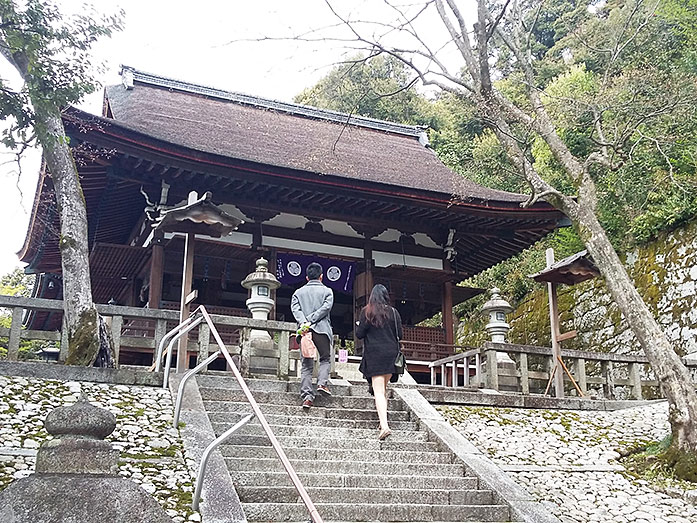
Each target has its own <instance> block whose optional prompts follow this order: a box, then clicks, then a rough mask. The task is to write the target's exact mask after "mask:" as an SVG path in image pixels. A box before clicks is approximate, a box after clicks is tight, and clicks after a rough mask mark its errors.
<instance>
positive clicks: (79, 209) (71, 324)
mask: <svg viewBox="0 0 697 523" xmlns="http://www.w3.org/2000/svg"><path fill="white" fill-rule="evenodd" d="M36 129H37V137H38V139H39V143H41V144H42V146H43V152H44V159H45V161H46V165H47V166H48V171H49V172H50V174H51V178H52V179H53V185H54V187H55V195H56V204H57V207H58V213H59V216H60V223H61V236H60V241H59V247H60V252H61V267H62V272H63V310H64V314H65V316H66V320H67V321H66V326H67V328H68V357H67V360H66V363H68V364H72V365H88V366H89V365H93V364H94V363H95V361H96V360H97V357H98V355H99V356H100V358H99V359H100V361H99V362H98V364H99V366H109V367H113V366H114V361H113V354H114V352H113V347H112V346H111V343H110V339H109V336H108V334H107V333H106V329H105V328H100V323H101V322H103V320H102V319H101V318H100V316H99V314H98V313H97V309H96V307H95V305H94V303H93V301H92V285H91V281H90V269H89V252H88V245H89V243H88V232H87V231H88V228H87V209H86V207H85V198H84V195H83V193H82V188H81V187H80V181H79V179H78V173H77V168H76V166H75V161H74V160H73V157H72V154H71V152H70V147H69V146H68V141H67V137H66V135H65V129H64V127H63V121H62V120H61V117H60V114H58V113H57V111H56V113H52V112H48V111H45V112H44V111H37V114H36ZM100 334H104V335H103V336H101V335H100ZM100 348H101V352H100Z"/></svg>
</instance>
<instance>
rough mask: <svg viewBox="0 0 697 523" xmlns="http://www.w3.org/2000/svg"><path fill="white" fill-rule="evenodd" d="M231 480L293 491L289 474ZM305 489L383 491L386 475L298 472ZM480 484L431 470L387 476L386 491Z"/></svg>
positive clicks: (242, 474) (237, 474)
mask: <svg viewBox="0 0 697 523" xmlns="http://www.w3.org/2000/svg"><path fill="white" fill-rule="evenodd" d="M230 477H231V478H232V480H233V481H234V483H235V486H236V487H238V486H239V487H241V486H254V487H291V488H292V487H293V484H292V483H291V481H290V478H289V477H288V474H287V473H286V472H285V471H283V472H275V471H266V472H264V471H243V470H230ZM298 477H299V478H300V481H301V482H302V484H303V486H304V487H305V488H312V487H327V488H329V487H331V488H339V489H342V488H370V489H381V488H386V487H387V485H386V482H385V475H384V474H382V473H378V474H339V473H335V472H321V473H315V472H298ZM478 485H479V480H478V479H477V478H476V477H474V476H442V475H438V470H437V469H436V468H435V467H434V468H433V470H432V472H431V473H430V474H423V475H419V476H409V475H405V474H394V475H390V476H389V487H390V488H393V489H446V490H477V489H478Z"/></svg>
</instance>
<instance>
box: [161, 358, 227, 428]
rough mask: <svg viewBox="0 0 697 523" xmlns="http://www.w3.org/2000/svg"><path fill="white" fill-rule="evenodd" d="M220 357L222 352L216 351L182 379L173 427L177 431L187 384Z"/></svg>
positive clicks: (175, 404)
mask: <svg viewBox="0 0 697 523" xmlns="http://www.w3.org/2000/svg"><path fill="white" fill-rule="evenodd" d="M218 356H220V351H219V350H218V351H215V352H214V353H213V354H211V355H210V356H208V357H207V358H206V359H205V360H204V361H202V362H201V363H199V364H198V365H196V366H195V367H194V368H193V369H191V370H190V371H188V372H187V373H186V374H184V376H183V377H182V380H181V381H180V382H179V388H178V389H177V399H176V401H175V402H174V420H173V421H172V426H173V427H174V428H175V429H176V428H178V427H179V413H180V411H181V408H182V401H183V397H184V388H185V387H186V383H187V382H188V381H189V378H191V377H192V376H193V375H194V374H196V373H197V372H198V371H200V370H201V369H203V368H205V367H207V366H208V364H209V363H212V362H213V361H215V359H216V358H217V357H218Z"/></svg>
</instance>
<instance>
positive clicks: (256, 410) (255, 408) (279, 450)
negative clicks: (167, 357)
mask: <svg viewBox="0 0 697 523" xmlns="http://www.w3.org/2000/svg"><path fill="white" fill-rule="evenodd" d="M199 313H200V314H201V317H202V318H203V320H205V321H206V323H207V324H208V327H210V332H211V334H213V338H214V339H215V341H216V343H217V344H218V349H219V352H220V353H221V354H222V355H223V357H224V358H225V360H226V361H227V364H228V366H229V367H230V369H231V370H232V373H233V375H234V376H235V379H236V380H237V383H238V384H239V386H240V388H241V389H242V392H243V393H244V395H245V397H246V398H247V401H248V402H249V405H250V406H251V407H252V412H253V414H252V415H254V416H256V417H257V419H258V420H259V424H260V425H261V427H262V429H264V432H265V433H266V436H267V437H268V438H269V441H270V442H271V446H272V447H273V449H274V450H275V451H276V454H277V455H278V457H279V459H280V460H281V463H282V464H283V468H284V469H286V473H287V474H288V476H289V477H290V480H291V481H292V482H293V486H294V487H295V490H296V491H297V492H298V494H299V495H300V498H301V499H302V501H303V503H304V504H305V507H307V510H308V511H309V513H310V519H311V520H312V522H313V523H323V521H322V518H321V516H320V515H319V512H317V509H316V508H315V504H314V503H313V502H312V500H311V499H310V496H309V494H308V493H307V490H305V487H304V486H303V484H302V482H301V481H300V478H299V477H298V474H297V473H296V472H295V469H294V468H293V465H292V464H291V463H290V460H289V459H288V456H286V453H285V451H284V450H283V447H281V444H280V443H279V442H278V439H277V438H276V435H275V434H274V433H273V430H271V426H270V425H269V422H268V421H266V416H264V413H263V412H262V411H261V409H260V407H259V404H258V403H257V401H256V400H255V399H254V396H252V392H251V391H250V390H249V387H248V386H247V383H246V382H245V381H244V378H243V377H242V374H240V371H239V369H238V368H237V365H236V364H235V361H234V360H233V359H232V356H230V353H229V352H228V350H227V347H226V346H225V343H223V340H222V338H221V337H220V334H219V333H218V329H217V328H216V327H215V325H214V324H213V320H212V319H211V317H210V315H209V314H208V311H207V310H206V308H205V307H204V306H203V305H199V306H198V307H197V308H196V310H194V311H193V312H192V313H191V317H194V316H195V315H197V314H199ZM198 323H200V321H199V322H198ZM198 323H196V325H198ZM192 328H193V326H192ZM187 332H188V331H187ZM171 343H174V340H173V341H172V342H171ZM170 354H171V351H170ZM216 356H217V355H216ZM209 359H210V358H209ZM204 363H205V362H202V363H201V364H199V365H197V366H196V368H194V369H192V370H191V371H189V372H188V373H187V374H189V375H190V376H193V375H194V374H196V373H197V372H199V371H200V369H202V368H204V367H205V365H204ZM187 379H188V377H187ZM180 389H181V390H180V391H178V393H177V396H178V397H177V403H180V398H179V396H181V393H182V392H183V390H184V389H183V387H181V383H180ZM250 416H251V415H250ZM247 421H249V420H246V421H244V422H245V423H246V422H247ZM240 423H241V422H240ZM240 423H238V424H237V425H240ZM242 424H244V423H242ZM237 425H235V426H234V427H232V428H231V429H229V430H228V431H226V432H225V433H224V434H222V435H221V436H219V437H218V438H217V439H216V440H214V441H213V443H211V445H209V447H211V446H212V445H213V444H215V446H216V447H217V446H218V445H219V444H220V443H221V442H222V441H223V440H224V439H225V438H223V436H224V435H226V434H227V436H226V437H228V436H229V435H230V434H232V433H233V432H234V430H237V428H239V427H238V426H237ZM240 426H241V425H240ZM233 429H234V430H233ZM213 448H215V447H213ZM206 450H208V448H207V449H206ZM211 451H212V449H211ZM204 452H205V451H204ZM209 453H210V451H209ZM206 457H207V455H206ZM201 463H203V460H202V462H201ZM203 472H205V467H204V469H203ZM199 476H200V480H201V483H202V482H203V480H202V473H201V472H200V473H199ZM197 481H199V479H197ZM199 494H200V493H199ZM197 506H198V503H197Z"/></svg>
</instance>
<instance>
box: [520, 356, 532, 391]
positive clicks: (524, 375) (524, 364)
mask: <svg viewBox="0 0 697 523" xmlns="http://www.w3.org/2000/svg"><path fill="white" fill-rule="evenodd" d="M518 366H519V367H520V369H519V372H520V391H521V392H522V393H523V394H530V379H529V378H528V355H527V353H525V352H521V353H520V357H519V358H518Z"/></svg>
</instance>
